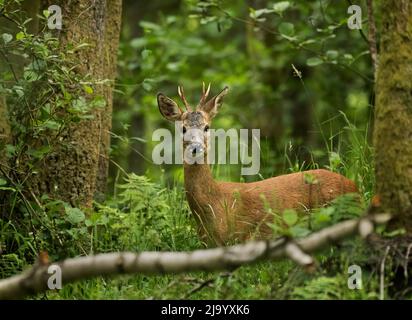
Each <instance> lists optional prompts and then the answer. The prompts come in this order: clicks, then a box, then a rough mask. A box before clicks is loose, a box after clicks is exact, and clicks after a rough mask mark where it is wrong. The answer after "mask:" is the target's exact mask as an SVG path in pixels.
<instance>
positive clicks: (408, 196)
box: [374, 0, 412, 234]
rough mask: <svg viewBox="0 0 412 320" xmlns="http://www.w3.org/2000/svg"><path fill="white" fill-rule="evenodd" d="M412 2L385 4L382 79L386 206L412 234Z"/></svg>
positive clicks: (379, 120)
mask: <svg viewBox="0 0 412 320" xmlns="http://www.w3.org/2000/svg"><path fill="white" fill-rule="evenodd" d="M411 74H412V3H411V2H410V1H409V0H386V1H384V2H383V3H382V30H381V46H380V55H379V68H378V72H377V83H376V93H377V99H376V112H375V128H374V146H375V152H376V183H377V193H378V194H379V195H380V198H381V202H382V206H383V209H385V210H388V211H389V212H392V213H393V214H395V215H396V216H397V217H398V219H397V225H398V226H404V227H406V229H407V231H408V233H409V234H411V233H412V81H411V79H412V78H411Z"/></svg>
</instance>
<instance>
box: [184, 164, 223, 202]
mask: <svg viewBox="0 0 412 320" xmlns="http://www.w3.org/2000/svg"><path fill="white" fill-rule="evenodd" d="M183 168H184V181H185V189H186V192H187V193H188V195H191V196H194V197H196V198H198V197H199V196H200V197H209V196H215V195H216V193H217V188H218V186H217V183H216V181H215V180H214V179H213V176H212V172H211V170H210V167H209V165H208V164H187V163H185V164H184V166H183Z"/></svg>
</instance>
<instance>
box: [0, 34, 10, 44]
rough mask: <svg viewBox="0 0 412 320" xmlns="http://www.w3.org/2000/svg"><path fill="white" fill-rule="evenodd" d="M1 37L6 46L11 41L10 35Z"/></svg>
mask: <svg viewBox="0 0 412 320" xmlns="http://www.w3.org/2000/svg"><path fill="white" fill-rule="evenodd" d="M1 37H2V38H3V41H4V43H6V44H7V43H9V42H10V41H11V40H13V36H12V35H11V34H10V33H3V34H2V35H1Z"/></svg>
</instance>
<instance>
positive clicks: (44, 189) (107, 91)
mask: <svg viewBox="0 0 412 320" xmlns="http://www.w3.org/2000/svg"><path fill="white" fill-rule="evenodd" d="M43 4H44V6H43V9H47V7H48V6H49V5H52V4H54V5H58V6H60V7H61V10H62V16H63V19H62V20H63V21H62V22H63V27H62V30H61V32H60V33H59V38H60V41H61V44H62V48H64V47H65V44H68V43H70V44H73V45H74V46H76V45H78V44H81V43H87V44H89V45H90V47H89V48H87V49H82V50H79V51H78V53H77V58H78V59H79V62H80V63H79V67H78V68H77V70H76V72H78V74H80V75H82V76H85V75H89V76H90V77H91V78H92V79H94V80H96V81H100V80H110V84H107V83H105V84H97V85H95V86H94V93H93V94H94V95H96V96H101V97H103V98H104V100H105V102H106V105H105V107H104V108H102V109H95V110H93V111H92V116H93V118H92V119H91V120H84V121H81V122H80V123H78V124H71V125H70V127H69V128H68V129H67V130H66V132H65V133H64V135H63V142H62V147H61V148H59V149H58V150H55V151H54V152H53V154H52V155H51V156H50V157H48V158H47V160H46V163H45V166H44V168H45V170H44V172H43V173H42V174H43V176H42V177H41V180H42V181H41V187H40V190H38V191H39V192H40V193H47V194H52V195H53V196H55V197H57V198H59V199H62V200H64V201H67V202H69V203H71V204H72V205H74V206H86V207H88V206H91V204H92V202H93V198H94V196H98V198H101V197H100V195H102V194H104V193H105V191H106V180H107V174H108V163H109V145H110V130H111V119H112V117H111V115H112V107H113V106H112V97H113V82H114V79H115V76H116V61H117V49H118V42H119V34H120V25H121V7H122V6H121V5H122V1H121V0H110V1H108V0H107V1H103V0H102V1H94V0H82V1H80V0H76V1H63V0H60V1H56V0H53V1H51V0H47V1H44V3H43Z"/></svg>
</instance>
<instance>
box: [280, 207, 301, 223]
mask: <svg viewBox="0 0 412 320" xmlns="http://www.w3.org/2000/svg"><path fill="white" fill-rule="evenodd" d="M282 217H283V221H285V222H286V224H287V225H288V226H293V225H294V224H295V223H296V222H298V214H297V212H296V211H295V210H293V209H286V210H285V211H283V215H282Z"/></svg>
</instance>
